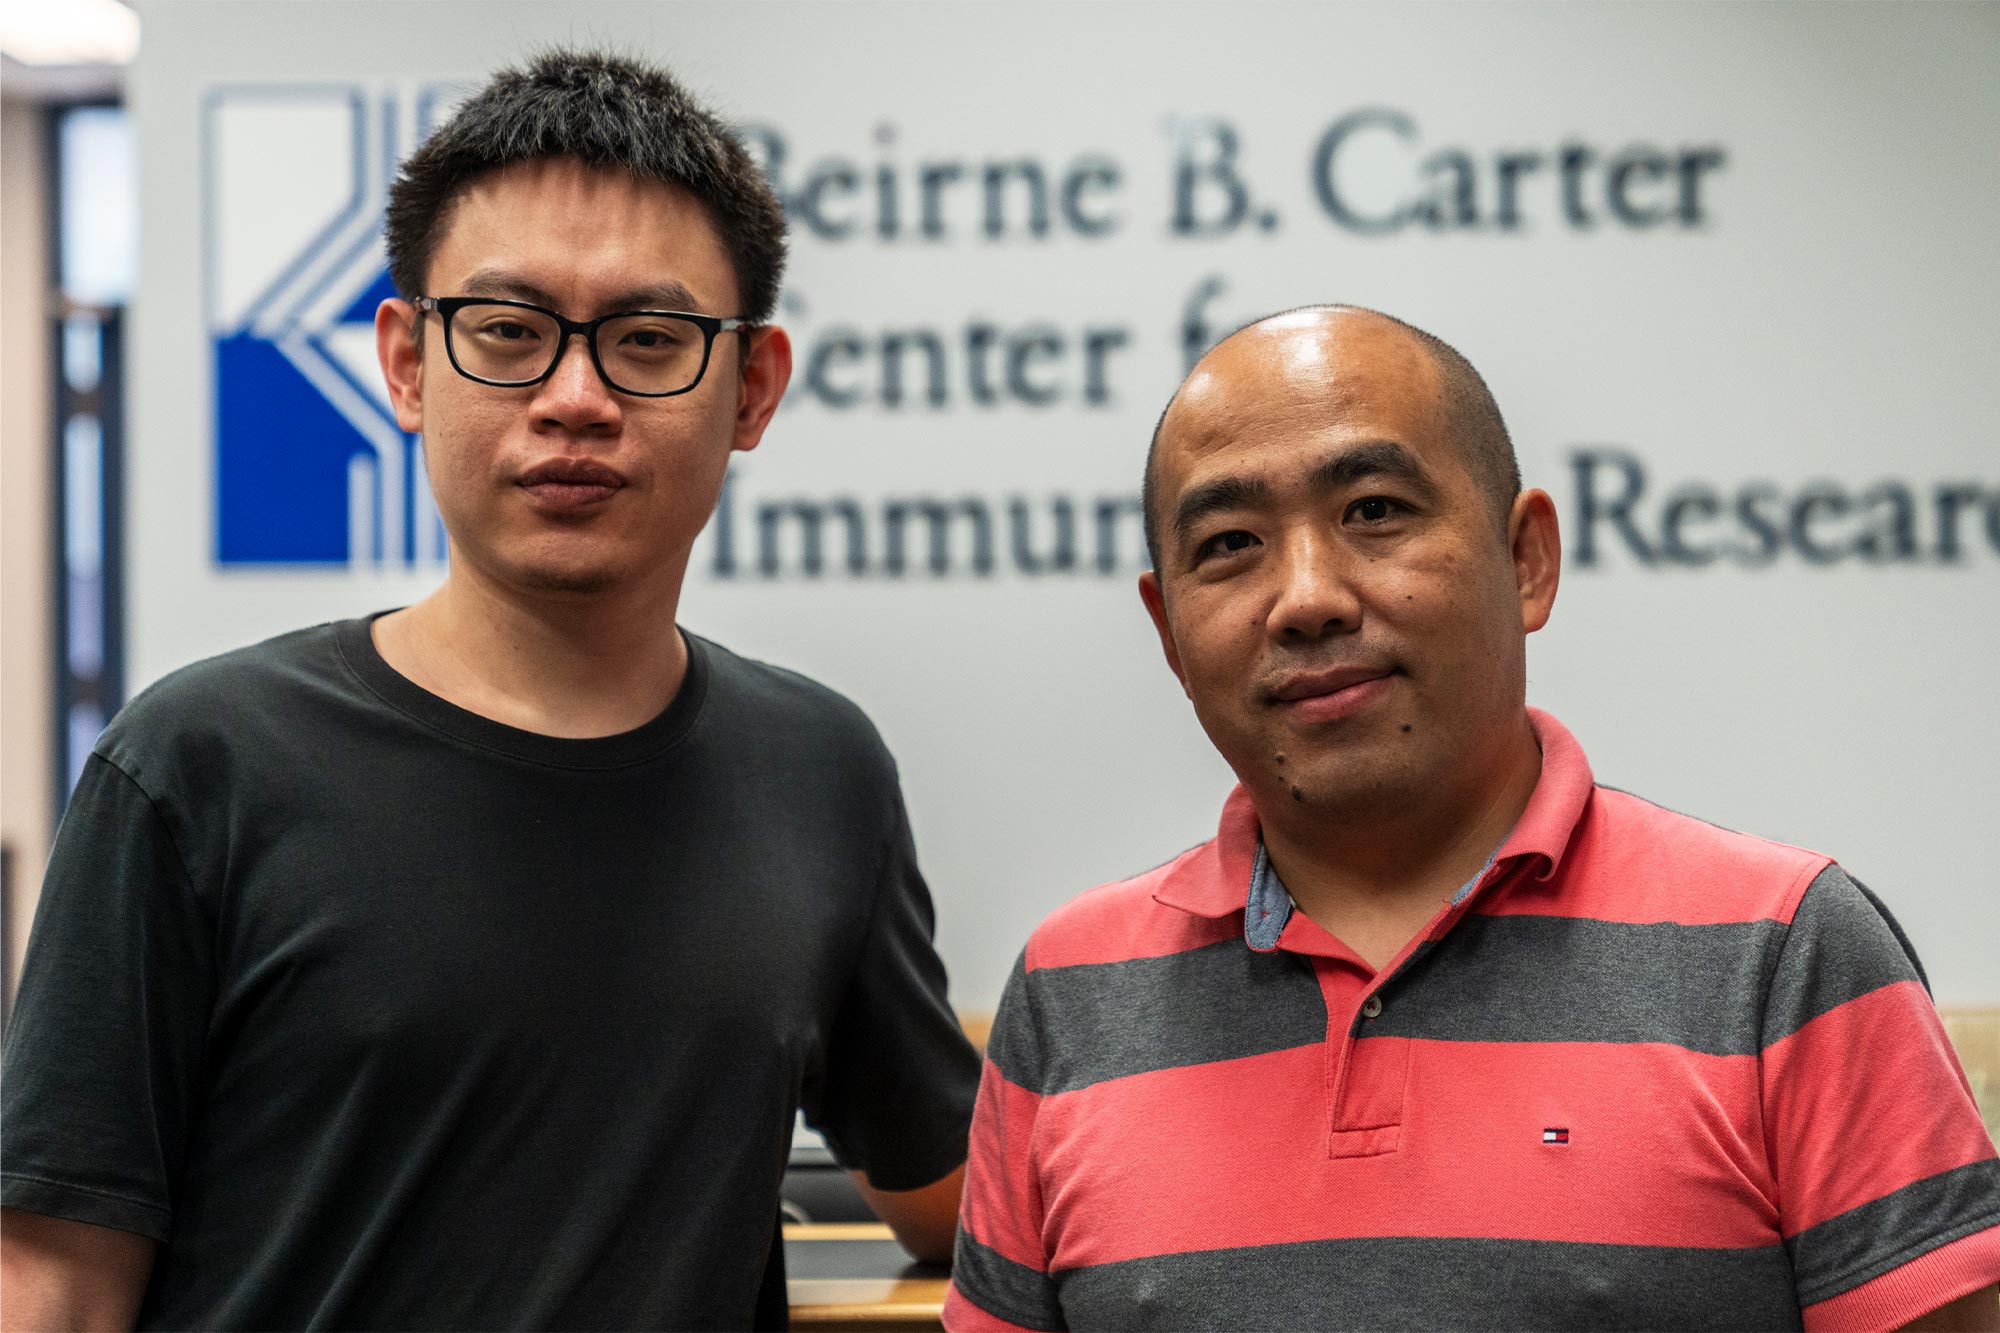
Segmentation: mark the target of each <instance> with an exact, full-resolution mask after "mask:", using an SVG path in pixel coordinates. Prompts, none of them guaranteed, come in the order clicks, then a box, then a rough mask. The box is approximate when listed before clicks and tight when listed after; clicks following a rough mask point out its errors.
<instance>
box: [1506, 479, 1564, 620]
mask: <svg viewBox="0 0 2000 1333" xmlns="http://www.w3.org/2000/svg"><path fill="white" fill-rule="evenodd" d="M1507 545H1508V547H1509V549H1510V550H1511V551H1512V553H1513V556H1514V584H1515V587H1516V588H1517V589H1518V590H1519V592H1520V596H1521V629H1522V631H1523V632H1524V633H1527V634H1533V633H1534V632H1535V631H1536V630H1538V629H1540V628H1541V627H1542V626H1544V625H1546V624H1548V623H1549V612H1550V611H1552V610H1554V609H1555V604H1556V584H1557V583H1559V582H1560V581H1561V579H1562V529H1561V525H1560V524H1559V523H1558V522H1557V520H1556V502H1555V501H1554V500H1551V499H1550V498H1549V493H1548V492H1547V491H1543V490H1533V491H1522V492H1521V493H1520V494H1519V495H1517V496H1515V497H1514V507H1513V509H1512V510H1511V511H1510V512H1509V513H1508V515H1507Z"/></svg>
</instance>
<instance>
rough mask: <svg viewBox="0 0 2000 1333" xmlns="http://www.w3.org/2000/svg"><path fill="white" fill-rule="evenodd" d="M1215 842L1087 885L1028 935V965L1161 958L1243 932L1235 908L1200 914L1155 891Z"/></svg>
mask: <svg viewBox="0 0 2000 1333" xmlns="http://www.w3.org/2000/svg"><path fill="white" fill-rule="evenodd" d="M1212 846H1213V840H1212V839H1211V840H1210V841H1209V842H1204V843H1200V844H1198V845H1196V846H1194V847H1190V848H1188V849H1187V850H1186V851H1184V852H1182V853H1180V854H1179V855H1178V856H1174V857H1172V858H1170V859H1168V860H1166V861H1163V862H1161V863H1160V864H1159V865H1156V866H1154V867H1153V868H1152V869H1150V870H1145V871H1142V872H1140V873H1139V874H1136V875H1131V876H1128V877H1126V878H1124V879H1118V880H1112V881H1111V882H1110V883H1107V884H1100V885H1098V886H1097V887H1096V888H1093V889H1088V890H1085V891H1084V892H1083V893H1080V894H1078V895H1077V896H1076V897H1074V898H1072V899H1070V900H1069V901H1068V902H1066V903H1064V904H1063V905H1062V906H1061V907H1058V908H1057V909H1056V910H1055V911H1053V912H1051V913H1049V915H1048V916H1047V917H1045V918H1044V919H1043V921H1042V923H1041V925H1039V926H1037V927H1036V928H1035V931H1034V934H1032V935H1031V936H1029V938H1028V947H1027V952H1026V954H1025V966H1026V968H1027V970H1028V971H1035V970H1036V969H1039V968H1045V967H1074V966H1078V965H1083V964H1090V963H1120V962H1129V961H1131V960H1134V959H1139V958H1158V957H1163V956H1165V955H1167V954H1173V953H1181V952H1184V951H1185V950H1188V949H1196V948H1201V947H1202V946H1204V945H1207V944H1213V943H1215V942H1216V941H1217V940H1221V939H1227V938H1231V937H1237V938H1240V937H1241V936H1242V933H1243V926H1242V922H1241V921H1240V919H1238V918H1237V917H1236V916H1234V915H1233V914H1232V915H1230V916H1227V917H1220V918H1213V917H1203V916H1196V915H1194V914H1192V913H1189V912H1186V911H1183V910H1181V909H1179V908H1176V907H1170V906H1168V905H1166V904H1165V903H1162V902H1160V901H1159V900H1158V899H1157V898H1156V897H1155V895H1156V894H1157V893H1158V892H1159V890H1160V889H1161V887H1162V886H1164V885H1165V884H1166V883H1167V882H1168V881H1169V880H1171V879H1172V878H1173V877H1174V876H1175V875H1177V874H1181V873H1184V872H1186V871H1187V870H1188V869H1189V867H1190V863H1191V862H1194V861H1197V860H1199V859H1200V858H1201V857H1202V856H1203V855H1204V853H1207V852H1209V851H1210V850H1211V848H1212ZM1245 890H1246V892H1247V890H1248V885H1247V884H1246V885H1245Z"/></svg>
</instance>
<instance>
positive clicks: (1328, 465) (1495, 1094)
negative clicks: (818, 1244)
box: [945, 307, 2000, 1329]
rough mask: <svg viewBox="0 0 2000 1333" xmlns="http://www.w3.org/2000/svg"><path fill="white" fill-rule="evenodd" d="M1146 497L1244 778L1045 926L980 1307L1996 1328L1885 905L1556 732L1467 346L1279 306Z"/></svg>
mask: <svg viewBox="0 0 2000 1333" xmlns="http://www.w3.org/2000/svg"><path fill="white" fill-rule="evenodd" d="M1146 507H1147V525H1148V536H1149V540H1150V541H1151V542H1152V547H1153V556H1154V568H1155V571H1156V572H1155V573H1149V574H1147V575H1145V576H1143V577H1142V579H1141V581H1140V592H1141V595H1142V597H1143V598H1144V600H1145V604H1146V608H1147V610H1148V611H1149V612H1150V613H1151V614H1152V617H1153V620H1154V622H1155V624H1156V625H1157V626H1158V627H1159V632H1160V641H1161V644H1162V646H1163V647H1164V649H1165V651H1166V657H1167V662H1168V665H1169V666H1171V667H1172V669H1173V671H1174V674H1175V675H1176V676H1177V677H1179V679H1180V681H1181V684H1182V686H1183V687H1184V688H1185V689H1186V691H1187V694H1188V697H1189V698H1190V699H1191V700H1192V701H1193V704H1194V709H1195V713H1196V716H1197V717H1198V718H1199V719H1200V721H1201V724H1202V726H1203V728H1204V729H1205V730H1206V731H1207V732H1208V735H1209V737H1210V738H1211V740H1213V742H1214V743H1215V745H1216V748H1217V749H1218V750H1219V751H1220V752H1221V753H1222V755H1223V757H1224V758H1225V759H1227V760H1228V762H1229V764H1230V766H1231V767H1232V768H1233V769H1234V770H1235V771H1236V774H1237V777H1238V779H1239V780H1240V785H1239V786H1238V787H1237V788H1236V790H1235V792H1234V793H1233V794H1232V795H1231V796H1230V798H1229V800H1228V802H1227V803H1226V804H1225V806H1224V807H1223V812H1222V822H1221V827H1220V829H1219V831H1218V832H1217V834H1216V836H1215V838H1214V839H1213V840H1212V841H1210V842H1207V843H1205V844H1203V845H1202V846H1200V847H1197V848H1195V849H1194V850H1192V851H1190V852H1187V853H1185V854H1183V855H1181V856H1179V857H1176V858H1175V859H1174V860H1172V861H1170V862H1168V863H1167V864H1166V865H1164V866H1161V867H1159V868H1158V869H1155V870H1152V871H1149V872H1147V873H1146V874H1144V875H1140V876H1138V877H1137V878H1134V879H1130V880H1126V881H1124V882H1121V883H1117V884H1109V885H1105V886H1104V887H1102V888H1099V889H1096V890H1094V891H1092V892H1090V893H1087V894H1085V895H1083V896H1082V897H1081V898H1078V899H1077V900H1075V901H1074V902H1072V903H1070V904H1069V905H1068V906H1066V907H1064V908H1063V909H1061V910H1060V911H1058V912H1057V913H1055V914H1054V915H1053V916H1051V917H1050V918H1049V920H1048V921H1047V922H1045V923H1044V924H1043V925H1042V926H1041V928H1040V929H1038V930H1037V931H1036V932H1035V935H1034V937H1033V938H1032V939H1031V940H1030V941H1029V943H1028V947H1027V949H1026V951H1025V952H1024V954H1023V955H1022V958H1021V961H1020V963H1019V965H1018V967H1017V969H1016V971H1015V974H1014V976H1013V978H1012V979H1011V981H1010V982H1009V984H1008V987H1007V992H1006V995H1005V998H1004V999H1003V1000H1002V1001H1001V1006H1000V1012H999V1015H998V1017H997V1019H996V1021H995V1024H994V1028H993V1034H992V1041H991V1046H990V1048H989V1052H988V1061H987V1065H986V1070H985V1076H984V1079H983V1081H982V1083H981V1087H980V1093H979V1105H978V1112H977V1118H976V1120H975V1122H974V1127H973V1135H972V1149H971V1159H970V1163H969V1167H968V1175H967V1180H966V1189H965V1204H964V1212H963V1216H962V1219H961V1228H960V1234H959V1242H958V1255H957V1264H956V1271H955V1275H954V1289H953V1291H952V1294H951V1297H950V1300H949V1303H948V1304H947V1306H946V1310H945V1322H946V1325H947V1327H949V1328H953V1329H987V1328H1017V1327H1020V1328H1036V1329H1061V1328H1191V1329H1194V1328H1198V1329H1208V1328H1225V1327H1243V1328H1310V1327H1365V1328H1387V1327H1440V1326H1442V1327H1473V1328H1555V1327H1619V1328H1697V1327H1700V1328H1706V1327H1717V1328H1784V1327H1794V1328H1796V1327H1800V1326H1801V1325H1804V1326H1806V1327H1811V1328H1815V1329H1820V1328H1824V1329H1848V1328H1854V1329H1862V1328H1888V1327H1895V1326H1899V1325H1907V1324H1910V1323H1912V1321H1915V1322H1916V1323H1917V1325H1918V1326H1920V1327H1937V1328H1982V1329H1994V1328H2000V1291H1996V1286H1995V1280H1996V1278H2000V1161H1996V1158H1995V1154H1994V1148H1993V1144H1992V1142H1991V1141H1990V1140H1989V1138H1988V1137H1987V1135H1986V1132H1985V1130H1984V1128H1983V1127H1982V1125H1981V1123H1980V1120H1979V1116H1978V1113H1977V1111H1976V1108H1975V1107H1974V1105H1973V1101H1972V1097H1971V1094H1970V1091H1969V1089H1968V1088H1967V1086H1966V1081H1965V1078H1964V1075H1963V1074H1962V1073H1961V1072H1960V1070H1959V1068H1958V1065H1957V1063H1956V1061H1955V1060H1954V1059H1953V1056H1952V1053H1951V1050H1950V1048H1949V1047H1948V1046H1947V1044H1946V1042H1945V1038H1944V1035H1943V1032H1942V1030H1941V1028H1940V1026H1939V1023H1938V1020H1937V1015H1936V1013H1935V1011H1934V1010H1933V1008H1932V1006H1931V1003H1930V999H1929V996H1928V993H1927V992H1926V990H1925V987H1924V983H1923V976H1922V973H1921V971H1920V969H1919V968H1918V965H1917V962H1916V958H1915V956H1914V955H1913V953H1912V952H1911V950H1910V948H1909V945H1908V942H1907V941H1906V940H1904V938H1903V937H1902V935H1901V933H1900V931H1899V930H1898V929H1897V927H1896V925H1895V922H1894V921H1893V919H1891V917H1890V916H1889V914H1888V912H1887V911H1886V910H1885V909H1884V908H1883V907H1882V906H1881V905H1880V903H1878V902H1877V901H1876V900H1875V898H1874V897H1873V896H1872V895H1871V894H1870V893H1869V892H1868V891H1867V890H1866V889H1864V888H1863V887H1861V886H1860V885H1859V884H1857V883H1856V882H1855V881H1854V880H1852V879H1851V878H1849V877H1848V876H1847V875H1846V874H1844V873H1843V872H1842V871H1841V869H1840V868H1839V867H1838V866H1837V865H1835V864H1834V863H1833V862H1831V861H1830V860H1829V859H1828V858H1827V857H1824V856H1821V855H1818V854H1816V853H1812V852H1807V851H1801V850H1799V849H1798V848H1794V847H1786V846H1781V845H1779V844H1776V843H1770V842H1765V841H1763V840H1761V839H1758V838H1753V837H1749V836H1746V835H1743V834H1738V833H1732V832H1729V831H1727V830H1724V829H1719V828H1716V827H1714V826H1712V825H1708V824H1704V823H1701V822H1700V821H1698V820H1694V819H1690V818H1687V817H1685V816H1682V815H1678V814H1675V813H1673V812H1671V811H1668V810H1663V809H1661V808H1660V807H1658V806H1655V805H1651V804H1649V803H1647V802H1645V801H1643V800H1640V799H1639V798H1637V797H1634V796H1630V795H1627V794H1625V793H1623V792H1620V791H1616V790H1614V789H1611V788H1607V787H1599V786H1597V785H1596V784H1595V782H1594V781H1593V779H1592V777H1591V772H1590V766H1589V764H1588V763H1587V762H1586V761H1585V759H1584V756H1583V752H1582V750H1581V749H1580V748H1579V747H1578V746H1577V743H1576V742H1575V740H1573V739H1572V738H1571V737H1570V735H1569V733H1568V732H1567V731H1565V730H1564V729H1563V728H1562V726H1561V725H1560V724H1559V723H1557V722H1556V721H1555V719H1554V718H1552V717H1549V716H1548V715H1547V714H1545V713H1540V712H1536V711H1534V710H1531V709H1529V708H1528V707H1527V706H1526V702H1525V699H1526V684H1525V682H1526V665H1525V664H1526V653H1525V638H1526V635H1527V634H1529V633H1532V632H1533V631H1535V630H1537V629H1540V628H1541V627H1542V625H1543V624H1544V623H1545V622H1546V621H1547V619H1548V616H1549V611H1550V608H1551V606H1552V605H1553V603H1554V600H1555V591H1556V582H1557V576H1558V572H1559V569H1560V564H1561V553H1560V542H1559V538H1558V534H1557V526H1556V515H1555V510H1554V506H1553V504H1552V502H1551V501H1550V499H1549V497H1548V496H1547V495H1546V494H1545V493H1544V492H1542V491H1539V490H1530V491H1525V492H1523V491H1521V490H1520V482H1519V473H1518V469H1517V467H1516V464H1515V461H1514V455H1513V447H1512V445H1511V443H1510V442H1509V440H1508V438H1507V433H1506V428H1505V426H1504V425H1503V424H1502V422H1501V419H1500V415H1499V411H1498V409H1497V408H1496V407H1495V405H1494V403H1493V400H1492V397H1491V396H1490V394H1488V392H1487V390H1486V386H1485V385H1484V384H1483V383H1482V382H1481V381H1480V379H1479V376H1478V374H1477V373H1476V372H1475V371H1474V370H1473V369H1472V367H1471V366H1470V365H1469V364H1467V363H1466V362H1465V360H1464V359H1463V358H1462V357H1460V356H1459V355H1458V354H1457V353H1456V352H1455V351H1453V350H1452V349H1451V348H1449V347H1447V346H1446V345H1444V344H1443V343H1441V342H1439V341H1438V340H1436V339H1435V338H1432V337H1430V336H1429V335H1428V334H1425V333H1422V332H1420V331H1418V330H1415V329H1412V328H1410V327H1408V326H1407V325H1404V324H1402V323H1400V322H1398V321H1396V320H1393V319H1390V318H1388V317H1386V316H1382V315H1379V314H1375V313H1373V312H1369V311H1363V310H1356V309H1352V308H1345V307H1342V308H1330V309H1329V308H1318V309H1310V310H1304V311H1295V312H1291V313H1288V314H1284V315H1279V316H1274V317H1272V318H1269V319H1266V320H1263V321H1261V322H1259V323H1257V324H1254V325H1251V326H1250V327H1248V328H1246V329H1244V330H1242V331H1239V332H1238V333H1236V334H1235V335H1233V336H1232V337H1230V338H1229V339H1227V340H1225V341H1224V342H1222V343H1221V344H1220V345H1219V346H1217V347H1216V348H1215V349H1214V350H1212V351H1211V352H1210V353H1209V354H1208V355H1207V356H1206V357H1205V358H1204V359H1203V360H1202V361H1201V363H1200V364H1199V365H1197V366H1196V367H1195V369H1194V371H1193V373H1192V374H1190V375H1189V377H1188V379H1187V380H1186V382H1185V383H1183V384H1182V386H1181V387H1180V390H1179V391H1178V393H1176V395H1175V397H1174V399H1173V401H1172V402H1171V403H1170V404H1169V405H1168V408H1167V411H1166V414H1165V415H1164V416H1163V417H1162V418H1161V422H1160V426H1159V428H1158V430H1157V431H1156V433H1155V436H1154V442H1153V450H1152V453H1151V455H1150V456H1149V458H1148V460H1147V477H1146Z"/></svg>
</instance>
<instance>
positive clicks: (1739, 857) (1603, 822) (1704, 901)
mask: <svg viewBox="0 0 2000 1333" xmlns="http://www.w3.org/2000/svg"><path fill="white" fill-rule="evenodd" d="M1564 861H1565V865H1566V866H1574V867H1575V868H1579V869H1583V870H1585V871H1586V872H1587V875H1588V878H1589V879H1591V880H1593V881H1596V882H1598V883H1600V884H1602V885H1603V886H1604V887H1606V888H1607V889H1612V890H1615V892H1616V894H1617V896H1618V897H1619V899H1621V900H1622V903H1623V906H1624V907H1625V909H1626V911H1627V912H1631V911H1637V912H1639V913H1641V914H1645V915H1651V916H1655V917H1657V918H1659V919H1669V918H1671V919H1679V920H1705V921H1718V922H1719V921H1732V920H1747V919H1751V918H1754V917H1770V918H1774V919H1777V920H1789V919H1790V917H1791V915H1792V913H1793V911H1795V910H1796V909H1797V907H1798V902H1799V899H1800V898H1801V897H1802V896H1803V895H1804V893H1805V891H1806V889H1807V887H1808V886H1809V885H1811V883H1812V882H1813V880H1814V878H1815V877H1816V876H1818V875H1819V873H1820V872H1821V871H1823V870H1825V869H1826V868H1827V866H1829V865H1831V864H1832V863H1833V858H1832V857H1830V856H1828V855H1826V854H1825V853H1823V852H1817V851H1813V850H1811V849H1809V848H1805V847H1797V846H1793V845H1792V844H1790V843H1784V842H1778V841H1774V840H1773V839H1770V838H1764V837H1759V836H1757V835H1756V834H1752V833H1745V832H1742V831H1740V830H1737V829H1732V828H1728V827H1725V826H1723V825H1721V824H1717V823H1713V822H1711V821H1709V820H1706V819H1702V818H1699V817H1697V816H1695V815H1691V814H1686V813H1683V812H1682V811H1679V810H1675V809H1672V808H1670V807H1668V806H1664V805H1661V804H1659V803H1658V802H1656V801H1651V800H1648V799H1646V798H1645V797H1643V796H1638V795H1635V794H1634V793H1632V792H1628V791H1624V790H1622V789H1620V788H1617V787H1607V786H1604V785H1602V784H1599V785H1598V786H1597V788H1596V790H1595V791H1594V793H1593V794H1592V799H1591V803H1590V810H1589V813H1588V815H1587V817H1586V818H1585V820H1584V821H1583V823H1582V824H1581V825H1580V827H1579V828H1578V830H1577V835H1576V838H1575V841H1574V842H1573V843H1572V845H1571V847H1570V849H1569V852H1568V854H1567V855H1566V856H1565V858H1564ZM1622 914H1623V913H1620V915H1622Z"/></svg>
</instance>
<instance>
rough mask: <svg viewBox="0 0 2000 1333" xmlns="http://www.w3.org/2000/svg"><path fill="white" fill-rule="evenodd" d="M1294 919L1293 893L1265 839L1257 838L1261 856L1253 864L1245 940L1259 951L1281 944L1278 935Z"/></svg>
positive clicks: (1244, 925) (1244, 933)
mask: <svg viewBox="0 0 2000 1333" xmlns="http://www.w3.org/2000/svg"><path fill="white" fill-rule="evenodd" d="M1291 919H1292V895H1291V891H1290V890H1288V889H1286V888H1285V884H1284V881H1283V880H1281V879H1279V878H1278V872H1277V871H1276V870H1274V869H1272V868H1271V858H1270V857H1269V856H1267V855H1265V853H1264V840H1263V839H1262V838H1259V839H1258V840H1257V859H1256V860H1255V861H1254V862H1252V863H1251V866H1250V896H1249V899H1248V900H1247V901H1246V902H1245V903H1244V905H1243V942H1244V943H1245V944H1248V945H1249V946H1250V947H1251V948H1252V949H1255V950H1256V951H1257V952H1258V953H1269V952H1271V951H1272V950H1273V949H1275V948H1277V947H1278V936H1279V935H1281V934H1283V933H1284V929H1285V923H1286V922H1288V921H1290V920H1291Z"/></svg>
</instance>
